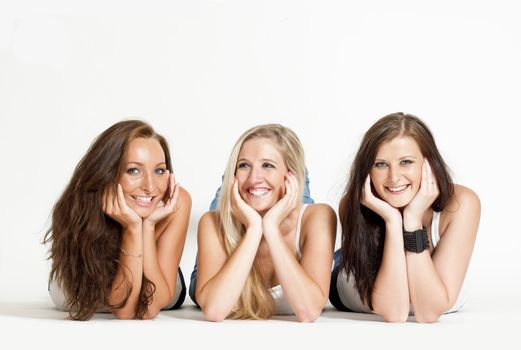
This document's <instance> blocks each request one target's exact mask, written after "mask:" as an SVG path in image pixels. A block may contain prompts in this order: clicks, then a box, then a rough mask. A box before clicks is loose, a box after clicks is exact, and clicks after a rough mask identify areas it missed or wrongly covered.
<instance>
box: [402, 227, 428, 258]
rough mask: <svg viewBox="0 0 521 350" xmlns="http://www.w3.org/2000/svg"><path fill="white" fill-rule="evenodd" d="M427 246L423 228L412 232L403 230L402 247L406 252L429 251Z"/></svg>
mask: <svg viewBox="0 0 521 350" xmlns="http://www.w3.org/2000/svg"><path fill="white" fill-rule="evenodd" d="M429 246H430V245H429V239H428V238H427V230H426V229H425V228H422V229H421V230H416V231H412V232H408V231H405V230H403V247H404V249H405V251H406V252H413V253H421V252H423V251H424V250H427V249H429Z"/></svg>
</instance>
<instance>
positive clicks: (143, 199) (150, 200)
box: [134, 196, 153, 203]
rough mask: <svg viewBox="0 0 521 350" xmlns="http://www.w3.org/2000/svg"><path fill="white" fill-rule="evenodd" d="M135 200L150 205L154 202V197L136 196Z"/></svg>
mask: <svg viewBox="0 0 521 350" xmlns="http://www.w3.org/2000/svg"><path fill="white" fill-rule="evenodd" d="M134 198H136V200H137V201H139V202H146V203H150V202H152V198H153V197H143V196H134Z"/></svg>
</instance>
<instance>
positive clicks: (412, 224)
mask: <svg viewBox="0 0 521 350" xmlns="http://www.w3.org/2000/svg"><path fill="white" fill-rule="evenodd" d="M422 227H423V226H422V215H412V214H408V213H404V215H403V228H404V230H405V231H416V230H421V229H422Z"/></svg>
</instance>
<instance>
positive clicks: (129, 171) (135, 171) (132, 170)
mask: <svg viewBox="0 0 521 350" xmlns="http://www.w3.org/2000/svg"><path fill="white" fill-rule="evenodd" d="M127 174H129V175H137V174H139V169H138V168H128V169H127Z"/></svg>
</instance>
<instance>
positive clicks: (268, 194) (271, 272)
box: [195, 124, 336, 322]
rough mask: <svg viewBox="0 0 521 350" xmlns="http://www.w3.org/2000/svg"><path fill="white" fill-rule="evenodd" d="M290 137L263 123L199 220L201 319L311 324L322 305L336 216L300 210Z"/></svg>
mask: <svg viewBox="0 0 521 350" xmlns="http://www.w3.org/2000/svg"><path fill="white" fill-rule="evenodd" d="M304 188H305V163H304V151H303V149H302V145H301V143H300V140H299V139H298V137H297V136H296V135H295V133H294V132H293V131H292V130H290V129H289V128H286V127H284V126H281V125H277V124H268V125H260V126H257V127H254V128H251V129H250V130H247V131H246V132H245V133H244V134H243V135H242V136H241V137H240V138H239V140H238V141H237V142H236V144H235V146H234V148H233V150H232V152H231V155H230V158H229V161H228V165H227V167H226V171H225V173H224V178H223V183H222V188H221V195H220V196H219V198H218V205H217V210H216V211H209V212H207V213H206V214H204V215H203V216H202V218H201V220H200V221H199V230H198V249H199V251H198V269H197V271H196V282H197V283H196V285H195V299H196V302H197V304H199V306H200V307H201V309H202V311H203V312H204V315H205V317H206V319H208V320H210V321H222V320H224V319H225V318H232V319H267V318H270V317H271V316H272V315H274V314H294V315H295V316H296V318H297V320H299V321H302V322H309V321H313V320H315V319H316V318H317V317H318V316H319V315H320V313H321V311H322V308H323V307H324V305H325V303H326V302H327V296H328V292H329V279H330V270H331V264H332V260H333V259H332V256H333V248H334V241H335V234H336V215H335V212H334V210H333V209H332V208H331V207H330V206H328V205H326V204H309V205H308V204H303V203H302V199H303V195H304Z"/></svg>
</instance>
